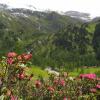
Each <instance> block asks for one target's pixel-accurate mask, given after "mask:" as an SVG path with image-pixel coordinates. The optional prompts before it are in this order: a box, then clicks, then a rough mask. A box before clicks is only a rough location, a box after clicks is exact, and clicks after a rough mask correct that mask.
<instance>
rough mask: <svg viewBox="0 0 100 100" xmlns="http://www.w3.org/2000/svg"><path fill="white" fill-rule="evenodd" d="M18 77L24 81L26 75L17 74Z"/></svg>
mask: <svg viewBox="0 0 100 100" xmlns="http://www.w3.org/2000/svg"><path fill="white" fill-rule="evenodd" d="M17 77H18V78H19V79H24V78H25V75H24V73H20V74H17Z"/></svg>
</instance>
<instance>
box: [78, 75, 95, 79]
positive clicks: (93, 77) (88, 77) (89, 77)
mask: <svg viewBox="0 0 100 100" xmlns="http://www.w3.org/2000/svg"><path fill="white" fill-rule="evenodd" d="M80 78H87V79H95V78H96V75H95V74H80Z"/></svg>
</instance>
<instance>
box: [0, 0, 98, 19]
mask: <svg viewBox="0 0 100 100" xmlns="http://www.w3.org/2000/svg"><path fill="white" fill-rule="evenodd" d="M0 3H7V4H9V5H11V6H13V7H25V6H26V5H33V6H34V7H36V8H38V9H42V10H46V9H50V10H55V11H69V10H75V11H80V12H86V13H90V14H91V15H92V16H93V17H94V16H100V11H99V10H100V0H0Z"/></svg>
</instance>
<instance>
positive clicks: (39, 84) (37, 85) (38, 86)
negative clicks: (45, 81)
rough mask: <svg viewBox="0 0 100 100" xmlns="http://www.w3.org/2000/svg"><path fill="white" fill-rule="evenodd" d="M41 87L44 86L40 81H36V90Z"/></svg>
mask: <svg viewBox="0 0 100 100" xmlns="http://www.w3.org/2000/svg"><path fill="white" fill-rule="evenodd" d="M41 85H42V83H41V82H40V81H39V80H36V81H35V86H36V88H40V87H41Z"/></svg>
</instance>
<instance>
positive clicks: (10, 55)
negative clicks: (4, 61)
mask: <svg viewBox="0 0 100 100" xmlns="http://www.w3.org/2000/svg"><path fill="white" fill-rule="evenodd" d="M16 56H17V54H16V53H15V52H9V53H8V54H7V57H8V58H10V57H11V58H13V57H16Z"/></svg>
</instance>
